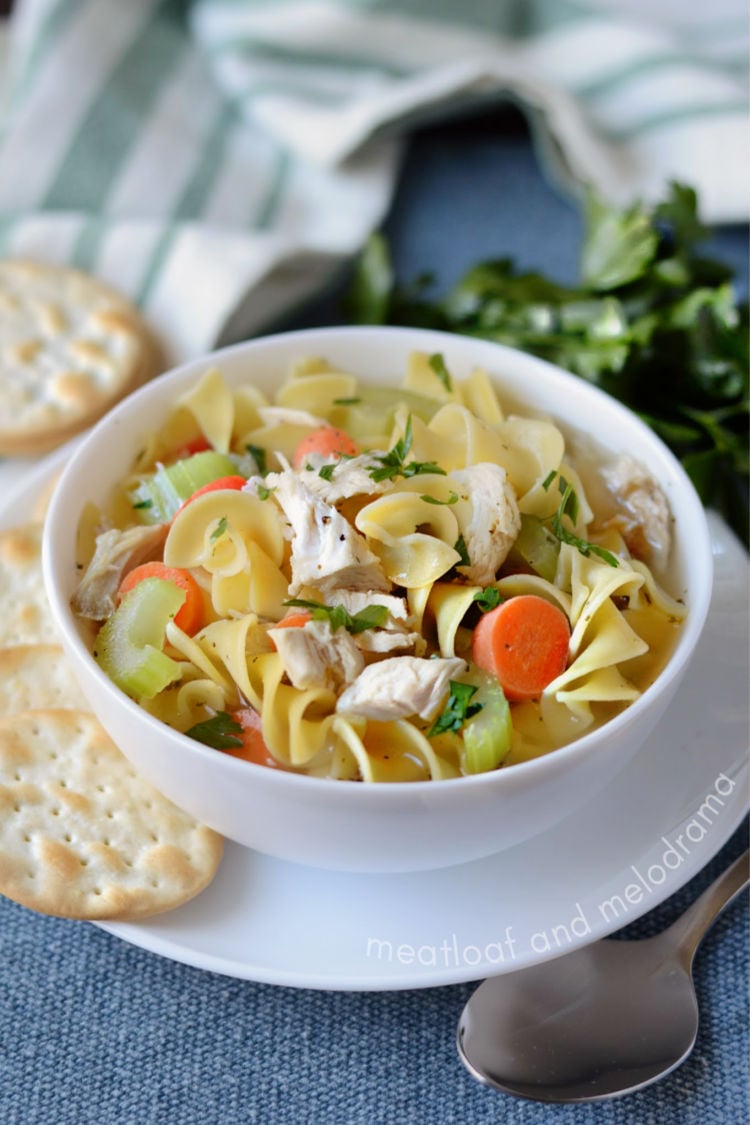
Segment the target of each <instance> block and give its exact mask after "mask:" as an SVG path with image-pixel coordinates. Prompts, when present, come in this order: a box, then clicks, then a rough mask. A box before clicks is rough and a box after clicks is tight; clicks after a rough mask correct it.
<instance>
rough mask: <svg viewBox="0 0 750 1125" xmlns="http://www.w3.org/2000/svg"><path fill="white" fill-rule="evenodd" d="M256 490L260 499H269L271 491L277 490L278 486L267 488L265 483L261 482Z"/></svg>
mask: <svg viewBox="0 0 750 1125" xmlns="http://www.w3.org/2000/svg"><path fill="white" fill-rule="evenodd" d="M255 491H256V492H257V494H258V499H259V500H267V499H268V497H269V496H270V495H271V493H272V492H275V491H276V488H275V487H273V488H267V487H266V485H265V484H259V485H258V487H257V488H256V490H255Z"/></svg>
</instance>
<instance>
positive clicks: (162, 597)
mask: <svg viewBox="0 0 750 1125" xmlns="http://www.w3.org/2000/svg"><path fill="white" fill-rule="evenodd" d="M185 596H186V595H185V591H184V590H181V589H180V588H179V587H178V586H175V585H174V583H172V582H165V581H164V579H162V578H145V579H144V580H143V581H142V582H139V583H138V585H137V586H134V587H133V589H132V590H130V591H129V592H128V593H127V594H126V595H125V597H124V598H123V599H122V601H121V602H120V605H119V606H118V607H117V609H116V610H115V612H114V613H113V614H112V616H111V617H110V618H108V620H107V621H105V623H104V625H103V626H102V628H101V630H100V631H99V635H98V637H97V639H96V643H95V646H94V657H95V659H96V661H97V663H98V664H99V666H100V667H101V668H102V669H103V671H104V672H106V674H107V675H108V676H109V678H110V679H111V680H112V681H113V683H115V684H116V685H117V687H119V688H121V690H122V691H124V692H125V693H126V694H127V695H129V696H131V697H132V698H133V699H153V698H154V696H155V695H158V694H159V692H160V691H163V690H164V688H165V687H167V686H168V685H169V684H171V683H174V681H175V680H178V679H179V678H180V666H179V664H178V663H177V662H176V661H175V660H172V659H171V657H169V656H167V655H166V653H164V652H163V651H162V648H163V645H164V631H165V629H166V627H167V624H168V623H169V622H170V621H171V620H172V619H173V618H174V616H175V614H176V613H177V612H178V610H179V608H180V606H181V605H182V603H183V602H184V601H185Z"/></svg>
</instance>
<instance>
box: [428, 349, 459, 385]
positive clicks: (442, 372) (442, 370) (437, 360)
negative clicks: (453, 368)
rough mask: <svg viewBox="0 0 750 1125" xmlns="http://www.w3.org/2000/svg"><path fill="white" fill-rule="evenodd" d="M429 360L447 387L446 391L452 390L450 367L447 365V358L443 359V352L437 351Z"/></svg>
mask: <svg viewBox="0 0 750 1125" xmlns="http://www.w3.org/2000/svg"><path fill="white" fill-rule="evenodd" d="M427 362H428V363H429V365H430V367H431V368H432V370H433V371H434V372H435V374H436V375H437V377H438V379H439V380H440V382H441V383H442V384H443V386H444V387H445V389H446V391H452V390H453V381H452V379H451V376H450V372H449V370H448V368H447V367H446V366H445V360H444V359H443V356H442V354H441V353H440V352H435V354H434V355H431V356H430V358H429V360H428V361H427Z"/></svg>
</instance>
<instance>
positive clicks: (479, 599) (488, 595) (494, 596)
mask: <svg viewBox="0 0 750 1125" xmlns="http://www.w3.org/2000/svg"><path fill="white" fill-rule="evenodd" d="M473 600H474V601H475V602H476V603H477V605H478V606H479V608H480V609H481V611H482V613H489V611H490V610H491V609H497V607H498V606H499V605H500V602H502V601H504V600H505V599H504V598H503V595H502V594H501V593H500V591H499V590H498V588H497V587H496V586H485V588H484V589H483V590H477V592H476V594H475V595H474V599H473Z"/></svg>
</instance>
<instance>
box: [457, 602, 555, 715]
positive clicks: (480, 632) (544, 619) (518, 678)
mask: <svg viewBox="0 0 750 1125" xmlns="http://www.w3.org/2000/svg"><path fill="white" fill-rule="evenodd" d="M569 641H570V625H569V624H568V619H567V617H566V616H565V614H564V613H563V612H562V610H561V609H558V607H557V606H555V605H553V604H552V602H548V601H547V600H546V599H545V598H540V597H538V596H537V595H536V594H519V595H518V597H515V598H509V599H508V601H507V602H503V603H502V604H501V605H499V606H497V608H496V609H493V610H491V611H490V612H489V613H486V614H485V615H484V617H482V619H481V620H480V622H479V624H478V625H477V627H476V628H475V630H474V637H473V640H472V658H473V660H474V663H475V664H477V665H478V666H479V667H480V668H483V669H484V671H485V672H490V673H491V674H492V675H493V676H496V677H497V679H498V680H499V681H500V684H501V686H502V688H503V691H504V692H505V696H506V698H507V699H509V700H511V701H512V702H520V701H521V700H524V699H536V698H538V697H539V696H540V695H541V693H542V692H543V691H544V689H545V688H546V686H547V684H550V683H552V681H553V680H554V679H555V678H556V677H557V676H559V675H560V673H561V672H563V671H564V669H565V665H566V663H567V659H568V643H569Z"/></svg>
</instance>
